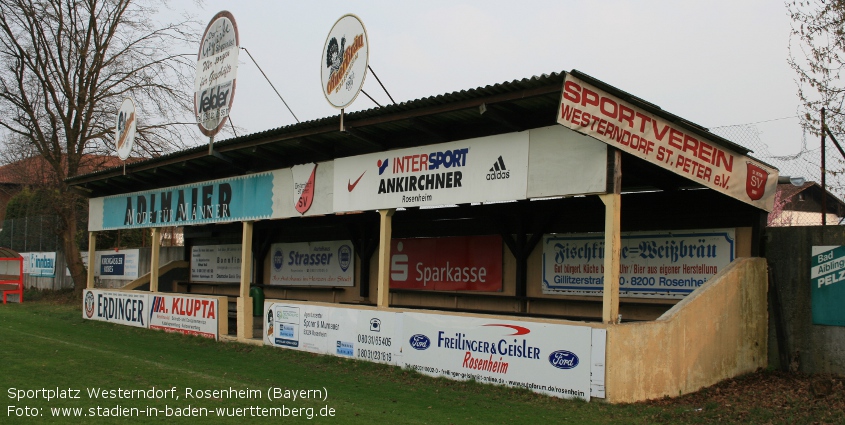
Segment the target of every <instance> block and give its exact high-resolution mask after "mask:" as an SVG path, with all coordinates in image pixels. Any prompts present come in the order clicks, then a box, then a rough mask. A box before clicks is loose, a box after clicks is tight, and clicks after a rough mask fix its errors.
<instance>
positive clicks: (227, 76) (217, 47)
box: [194, 10, 240, 137]
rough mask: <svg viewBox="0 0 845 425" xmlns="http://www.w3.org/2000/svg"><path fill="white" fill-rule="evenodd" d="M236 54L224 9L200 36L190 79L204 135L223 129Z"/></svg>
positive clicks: (235, 31)
mask: <svg viewBox="0 0 845 425" xmlns="http://www.w3.org/2000/svg"><path fill="white" fill-rule="evenodd" d="M239 52H240V39H239V38H238V26H237V24H236V23H235V17H234V16H232V14H231V13H229V12H228V11H225V10H224V11H222V12H219V13H217V14H216V15H214V18H212V19H211V22H209V24H208V27H206V28H205V33H204V34H203V35H202V43H201V44H200V51H199V54H198V55H197V76H196V78H195V79H194V115H195V116H196V118H197V124H199V127H200V131H201V132H202V134H205V135H206V136H209V137H211V136H214V135H215V134H217V133H218V132H219V131H220V129H221V128H223V125H224V124H226V117H228V116H229V111H230V110H231V109H232V100H233V99H234V97H235V77H236V75H237V72H238V53H239Z"/></svg>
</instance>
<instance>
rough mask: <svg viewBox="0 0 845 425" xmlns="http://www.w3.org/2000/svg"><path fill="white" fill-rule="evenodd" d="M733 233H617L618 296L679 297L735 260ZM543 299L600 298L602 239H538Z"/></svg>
mask: <svg viewBox="0 0 845 425" xmlns="http://www.w3.org/2000/svg"><path fill="white" fill-rule="evenodd" d="M734 241H735V236H734V230H733V229H710V230H683V231H677V232H627V233H622V252H621V257H622V258H621V270H620V275H619V292H620V293H621V294H624V295H627V296H629V297H641V298H683V297H684V296H686V295H687V294H689V293H691V292H692V291H694V290H695V289H696V288H698V287H699V286H701V285H702V284H704V282H706V281H707V280H708V279H710V278H711V277H713V276H714V275H715V274H716V273H718V272H719V271H721V270H722V269H724V268H725V267H726V266H727V265H728V264H730V263H731V262H732V261H733V260H734V258H735V255H736V253H735V250H736V248H735V243H734ZM542 285H543V293H544V294H570V295H601V294H602V289H603V286H604V234H602V233H584V234H567V235H562V234H561V235H545V236H544V237H543V277H542Z"/></svg>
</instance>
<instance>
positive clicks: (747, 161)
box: [558, 74, 778, 211]
mask: <svg viewBox="0 0 845 425" xmlns="http://www.w3.org/2000/svg"><path fill="white" fill-rule="evenodd" d="M558 123H559V124H561V125H563V126H565V127H568V128H570V129H572V130H575V131H577V132H579V133H583V134H586V135H588V136H591V137H594V138H596V139H598V140H600V141H602V142H604V143H607V144H608V145H610V146H612V147H615V148H618V149H620V150H622V151H625V152H627V153H629V154H631V155H634V156H637V157H639V158H642V159H644V160H646V161H649V162H651V163H653V164H656V165H658V166H660V167H663V168H665V169H667V170H669V171H672V172H674V173H676V174H678V175H681V176H684V177H686V178H688V179H690V180H692V181H694V182H697V183H700V184H702V185H704V186H706V187H709V188H711V189H713V190H716V191H718V192H721V193H724V194H726V195H728V196H731V197H733V198H736V199H738V200H740V201H742V202H745V203H748V204H751V205H753V206H755V207H757V208H760V209H764V210H766V211H771V210H772V207H773V205H774V195H775V189H776V186H777V181H778V171H777V169H775V168H771V167H769V166H768V165H765V164H762V163H761V162H759V161H757V160H755V159H754V158H751V157H748V156H745V155H740V154H738V153H736V152H733V151H732V150H730V149H728V148H726V147H724V146H721V145H717V144H715V143H713V142H712V141H710V140H707V139H704V138H702V137H701V136H699V135H697V134H691V133H690V132H689V131H687V130H685V129H683V128H681V127H679V126H676V125H674V124H672V123H670V122H668V121H666V120H664V119H663V118H660V117H658V116H656V115H654V114H651V113H649V112H646V111H645V110H644V109H641V108H638V107H636V106H634V105H632V104H631V103H628V102H625V101H623V100H622V99H619V98H618V97H616V96H613V95H611V94H609V93H607V92H605V91H603V90H601V89H599V88H596V87H593V86H592V85H590V84H587V83H585V82H583V81H581V80H579V79H578V78H575V77H573V76H572V75H571V74H567V75H566V80H565V81H564V83H563V93H562V95H561V100H560V109H559V110H558Z"/></svg>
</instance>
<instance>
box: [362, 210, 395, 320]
mask: <svg viewBox="0 0 845 425" xmlns="http://www.w3.org/2000/svg"><path fill="white" fill-rule="evenodd" d="M395 212H396V210H395V209H387V210H379V212H378V213H379V216H381V224H380V225H379V242H378V288H377V290H376V306H378V307H379V308H387V307H389V306H390V239H391V237H392V234H393V213H395ZM362 284H363V283H362Z"/></svg>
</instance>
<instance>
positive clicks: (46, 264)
mask: <svg viewBox="0 0 845 425" xmlns="http://www.w3.org/2000/svg"><path fill="white" fill-rule="evenodd" d="M20 254H21V257H23V273H24V274H27V275H30V276H34V277H55V276H56V253H55V252H21V253H20Z"/></svg>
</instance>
